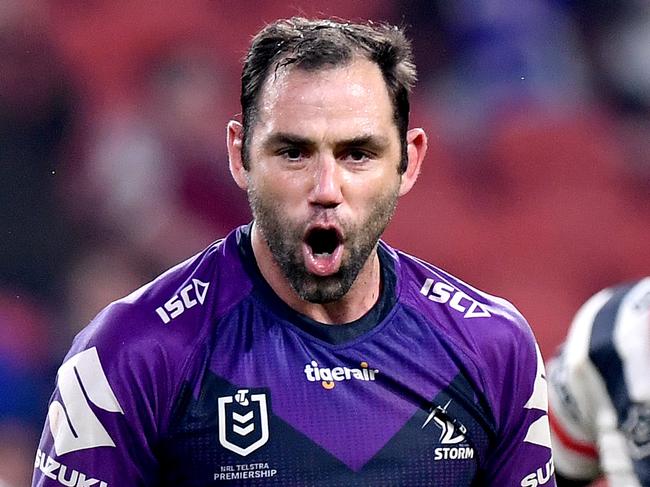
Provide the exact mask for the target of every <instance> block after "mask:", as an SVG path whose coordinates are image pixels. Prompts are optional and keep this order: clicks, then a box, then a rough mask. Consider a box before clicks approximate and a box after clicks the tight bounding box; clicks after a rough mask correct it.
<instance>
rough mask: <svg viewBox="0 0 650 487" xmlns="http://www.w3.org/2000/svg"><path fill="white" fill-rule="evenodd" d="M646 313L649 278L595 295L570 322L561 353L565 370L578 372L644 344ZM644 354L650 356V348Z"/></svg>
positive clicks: (649, 298) (648, 310)
mask: <svg viewBox="0 0 650 487" xmlns="http://www.w3.org/2000/svg"><path fill="white" fill-rule="evenodd" d="M649 313H650V278H645V279H641V280H639V281H635V282H632V283H627V284H622V285H618V286H614V287H609V288H606V289H604V290H602V291H600V292H598V293H596V294H595V295H593V296H592V297H590V298H589V299H588V300H587V301H586V302H585V303H584V304H583V305H582V306H581V307H580V309H579V310H578V312H577V313H576V315H575V317H574V318H573V321H572V322H571V325H570V327H569V331H568V334H567V337H566V340H565V342H564V344H563V347H562V353H561V357H562V360H563V362H564V366H565V367H566V368H569V369H573V368H579V367H581V366H582V364H583V363H584V362H587V361H589V362H593V361H594V360H596V361H598V359H599V357H602V356H603V355H607V354H609V353H618V352H620V351H622V349H625V348H628V347H627V346H628V345H629V344H631V342H637V343H639V344H641V343H644V342H645V341H644V340H643V338H642V337H644V336H647V335H648V327H647V318H648V314H649ZM648 343H650V342H648ZM649 347H650V345H649ZM617 350H618V352H617ZM645 352H647V353H650V348H648V349H646V350H645ZM622 355H625V356H629V354H628V353H623V354H622Z"/></svg>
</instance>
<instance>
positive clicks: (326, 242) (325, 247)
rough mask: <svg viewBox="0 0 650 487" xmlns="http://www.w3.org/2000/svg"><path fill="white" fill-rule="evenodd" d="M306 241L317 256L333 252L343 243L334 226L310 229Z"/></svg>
mask: <svg viewBox="0 0 650 487" xmlns="http://www.w3.org/2000/svg"><path fill="white" fill-rule="evenodd" d="M305 242H306V243H307V245H309V247H310V248H311V252H312V254H314V256H316V257H320V256H323V257H324V256H327V255H330V254H333V253H334V251H335V250H336V248H337V247H338V246H339V244H340V243H341V239H340V236H339V234H338V232H337V231H336V230H335V229H333V228H314V229H312V230H310V231H309V233H308V234H307V238H306V239H305Z"/></svg>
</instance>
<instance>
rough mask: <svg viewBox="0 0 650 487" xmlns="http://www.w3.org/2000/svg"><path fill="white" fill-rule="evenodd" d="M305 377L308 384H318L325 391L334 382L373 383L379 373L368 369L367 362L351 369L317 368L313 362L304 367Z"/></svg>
mask: <svg viewBox="0 0 650 487" xmlns="http://www.w3.org/2000/svg"><path fill="white" fill-rule="evenodd" d="M304 372H305V376H306V377H307V380H308V381H309V382H320V383H321V385H322V386H323V387H324V388H325V389H332V388H333V387H334V386H335V385H336V382H341V381H344V380H352V379H355V380H364V381H374V380H375V377H376V375H377V374H378V373H379V370H377V369H370V368H369V367H368V363H367V362H361V367H360V368H358V369H353V368H349V367H334V368H328V367H319V365H318V363H317V362H316V361H315V360H312V361H311V363H308V364H307V365H305V370H304Z"/></svg>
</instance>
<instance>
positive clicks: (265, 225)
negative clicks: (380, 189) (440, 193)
mask: <svg viewBox="0 0 650 487" xmlns="http://www.w3.org/2000/svg"><path fill="white" fill-rule="evenodd" d="M397 197H398V188H395V189H394V190H393V191H391V192H390V193H388V194H386V195H385V196H382V197H381V198H379V199H378V200H377V201H376V202H375V204H374V207H373V208H372V211H371V212H370V214H369V215H368V217H367V218H366V219H365V220H364V221H361V222H359V223H358V224H356V225H347V224H345V222H340V224H341V225H342V228H343V231H344V233H345V238H346V240H345V242H344V254H343V259H342V262H341V266H340V268H339V270H338V272H336V273H335V274H332V275H330V276H317V275H314V274H311V273H310V272H309V271H308V270H307V268H306V267H305V263H304V260H303V253H302V244H303V236H304V230H305V227H306V226H307V223H308V222H307V221H305V222H294V221H291V220H289V218H287V217H286V216H285V215H284V214H283V211H282V209H281V208H279V206H278V205H276V204H275V203H274V202H273V201H269V200H268V198H264V197H262V196H261V195H260V194H259V193H258V192H257V191H256V190H255V189H253V188H251V187H249V189H248V201H249V203H250V207H251V211H252V213H253V218H254V219H255V224H256V225H257V227H258V229H259V230H260V234H261V235H262V238H264V240H265V241H266V243H267V245H268V247H269V249H270V250H271V255H272V256H273V259H274V260H275V262H276V263H277V265H278V266H279V267H280V270H281V271H282V273H283V275H284V277H285V278H286V279H287V281H288V282H289V284H290V285H291V287H292V288H293V290H294V291H295V292H296V293H297V294H298V296H300V298H301V299H304V300H305V301H309V302H311V303H320V304H324V303H331V302H334V301H338V300H340V299H341V298H343V296H345V295H346V294H347V293H348V291H349V290H350V288H351V287H352V285H353V284H354V282H355V280H356V279H357V276H358V275H359V272H360V271H361V269H362V268H363V266H364V265H365V264H366V262H367V261H368V257H370V254H371V253H372V251H373V250H374V249H375V247H376V245H377V242H378V241H379V238H380V237H381V235H382V234H383V232H384V230H385V228H386V226H387V225H388V223H389V222H390V220H391V218H392V216H393V214H394V213H395V208H396V206H397ZM318 211H323V212H326V211H335V210H327V209H322V210H316V212H315V213H314V215H313V217H316V216H317V215H318Z"/></svg>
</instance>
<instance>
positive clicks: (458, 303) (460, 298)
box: [420, 278, 492, 318]
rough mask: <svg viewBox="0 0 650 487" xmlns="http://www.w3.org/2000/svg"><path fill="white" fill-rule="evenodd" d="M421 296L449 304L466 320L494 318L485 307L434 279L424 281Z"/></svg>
mask: <svg viewBox="0 0 650 487" xmlns="http://www.w3.org/2000/svg"><path fill="white" fill-rule="evenodd" d="M420 294H422V296H426V297H427V298H429V299H430V300H431V301H433V302H434V303H441V304H446V303H449V307H450V308H451V309H453V310H456V311H458V312H460V313H463V316H464V317H465V318H488V317H490V316H492V315H491V314H490V312H489V311H488V310H487V308H486V307H485V305H483V304H481V303H479V302H478V301H476V300H475V299H474V298H472V297H470V296H468V295H467V294H465V293H464V292H463V291H461V290H460V289H456V288H455V287H454V286H452V285H451V284H448V283H446V282H443V281H438V282H435V281H434V280H433V279H431V278H428V279H427V280H426V281H424V284H423V285H422V288H421V289H420Z"/></svg>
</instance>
